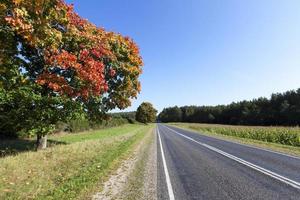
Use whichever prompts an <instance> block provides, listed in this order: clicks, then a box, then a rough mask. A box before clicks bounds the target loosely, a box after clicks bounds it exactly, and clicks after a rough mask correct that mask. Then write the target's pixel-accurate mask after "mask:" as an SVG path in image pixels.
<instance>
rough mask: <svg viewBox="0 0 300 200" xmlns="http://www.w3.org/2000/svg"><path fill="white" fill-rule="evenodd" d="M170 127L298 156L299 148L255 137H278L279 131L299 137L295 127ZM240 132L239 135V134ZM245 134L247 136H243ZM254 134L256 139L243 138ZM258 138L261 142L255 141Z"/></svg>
mask: <svg viewBox="0 0 300 200" xmlns="http://www.w3.org/2000/svg"><path fill="white" fill-rule="evenodd" d="M170 125H173V126H176V127H179V128H183V129H187V130H191V131H194V132H198V133H201V134H205V135H208V136H212V137H216V138H220V139H225V140H229V141H235V142H239V143H243V144H249V145H253V146H257V147H261V148H266V149H270V150H274V151H279V152H282V153H287V154H291V155H296V156H300V147H299V146H292V145H286V144H281V143H275V142H269V141H267V140H263V139H262V138H261V137H256V136H257V135H258V134H259V133H261V132H263V133H264V132H267V133H268V134H272V133H275V134H277V135H280V133H278V132H281V131H284V133H285V134H287V133H289V131H293V133H296V134H298V135H299V133H300V129H299V128H297V127H294V128H292V127H291V128H288V127H262V126H231V125H219V124H197V123H170ZM239 132H240V133H239ZM245 132H246V133H247V134H245ZM251 134H254V136H255V137H253V138H256V139H253V138H252V137H245V136H249V135H251ZM257 138H260V139H261V140H259V139H257Z"/></svg>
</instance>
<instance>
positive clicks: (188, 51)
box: [67, 0, 300, 112]
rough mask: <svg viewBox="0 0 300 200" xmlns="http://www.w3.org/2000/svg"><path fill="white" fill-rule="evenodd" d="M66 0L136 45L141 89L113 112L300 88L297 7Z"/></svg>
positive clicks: (291, 4) (299, 15)
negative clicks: (127, 104)
mask: <svg viewBox="0 0 300 200" xmlns="http://www.w3.org/2000/svg"><path fill="white" fill-rule="evenodd" d="M67 2H68V3H73V4H74V8H75V10H76V12H78V13H79V15H80V16H82V17H84V18H87V19H88V20H89V21H91V22H92V23H94V24H96V25H97V26H99V27H104V28H105V29H106V30H108V31H115V32H120V33H121V34H122V35H126V36H129V37H131V38H133V40H134V41H135V42H136V43H137V44H138V46H139V47H140V51H141V54H142V57H143V60H144V63H145V65H144V68H143V74H142V76H141V78H140V81H141V85H142V91H141V93H140V94H139V95H138V98H137V99H136V100H133V102H132V106H131V107H129V108H127V109H125V110H118V109H115V110H112V112H119V111H120V112H122V111H124V112H126V111H133V110H136V108H137V107H138V106H139V105H140V104H141V103H142V102H144V101H147V102H151V103H153V105H154V107H155V108H156V109H157V110H159V111H161V110H162V109H163V108H165V107H169V106H174V105H178V106H181V105H220V104H230V103H232V102H238V101H243V100H252V99H254V98H259V97H266V98H269V97H270V95H271V94H273V93H282V92H286V91H288V90H295V89H297V88H298V87H299V85H300V79H299V78H298V74H299V73H300V68H299V66H300V57H299V52H300V37H299V35H300V27H299V26H297V25H298V22H299V20H300V13H299V12H298V10H297V8H298V7H299V6H300V2H298V1H294V0H291V1H288V2H279V1H276V2H274V1H271V0H267V1H263V2H261V1H258V0H256V1H243V2H238V1H234V0H230V1H226V2H224V1H219V0H215V1H196V0H190V1H188V2H187V1H176V2H173V1H171V0H166V1H164V2H160V1H158V0H154V1H151V2H146V3H145V2H139V1H137V0H133V1H130V2H120V1H116V0H114V1H109V2H98V1H95V0H94V1H90V2H89V3H88V4H87V3H85V2H84V1H82V0H68V1H67ZM91 5H93V6H91ZM137 16H138V17H137ZM183 97H184V98H183Z"/></svg>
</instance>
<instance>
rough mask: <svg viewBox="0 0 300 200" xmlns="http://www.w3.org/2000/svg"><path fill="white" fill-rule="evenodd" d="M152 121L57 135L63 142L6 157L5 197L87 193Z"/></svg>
mask: <svg viewBox="0 0 300 200" xmlns="http://www.w3.org/2000/svg"><path fill="white" fill-rule="evenodd" d="M151 127H152V126H151V125H147V126H146V125H137V124H136V125H123V126H120V127H115V128H109V129H104V130H100V131H92V132H86V133H79V134H69V135H61V136H51V137H50V140H51V141H56V142H57V143H58V144H61V145H55V146H52V147H50V148H48V149H46V150H44V151H38V152H35V151H25V152H22V153H18V154H16V155H14V156H6V157H4V158H0V177H1V179H0V199H86V198H88V197H90V195H91V194H92V193H93V192H95V190H96V189H97V190H99V188H100V189H101V183H102V182H103V181H105V179H106V178H107V176H108V175H109V173H110V172H111V171H113V170H114V169H115V168H116V167H117V166H118V163H119V162H120V160H122V158H125V157H126V155H128V154H129V153H130V151H131V149H132V148H133V147H134V146H135V145H136V144H137V143H138V142H139V141H140V140H141V139H142V138H143V137H144V136H145V133H146V132H147V131H148V130H149V129H150V128H151Z"/></svg>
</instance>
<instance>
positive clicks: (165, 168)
mask: <svg viewBox="0 0 300 200" xmlns="http://www.w3.org/2000/svg"><path fill="white" fill-rule="evenodd" d="M156 132H157V134H158V139H159V143H160V150H161V156H162V161H163V166H164V172H165V175H166V183H167V188H168V194H169V199H170V200H175V197H174V192H173V188H172V184H171V179H170V175H169V171H168V168H167V163H166V158H165V154H164V149H163V145H162V142H161V137H160V133H159V129H158V126H156Z"/></svg>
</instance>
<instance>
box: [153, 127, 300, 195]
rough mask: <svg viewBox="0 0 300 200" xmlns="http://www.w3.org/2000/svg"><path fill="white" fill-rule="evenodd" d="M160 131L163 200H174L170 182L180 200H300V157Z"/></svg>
mask: <svg viewBox="0 0 300 200" xmlns="http://www.w3.org/2000/svg"><path fill="white" fill-rule="evenodd" d="M158 131H159V136H160V138H161V144H162V146H163V149H162V148H160V147H159V146H158V148H157V151H158V188H159V189H158V199H170V198H173V197H172V196H171V197H170V196H169V193H168V192H167V191H168V190H167V188H168V184H167V182H170V185H171V186H172V188H173V191H174V198H175V199H249V200H250V199H264V200H268V199H270V200H271V199H272V200H274V199H275V200H276V199H278V200H279V199H280V200H281V199H299V196H300V173H299V172H300V158H298V157H293V156H288V155H284V154H279V153H276V152H272V151H265V150H263V149H259V148H253V147H251V146H248V145H242V144H238V143H232V142H229V141H226V140H221V139H218V138H214V137H209V136H206V135H202V134H199V133H195V132H191V131H188V130H183V129H180V128H177V127H172V126H165V125H162V124H159V125H158ZM157 133H158V132H157ZM162 151H163V152H162ZM162 154H164V157H165V159H163V158H162V156H161V155H162ZM163 160H165V162H166V165H163ZM165 167H166V168H165ZM166 170H167V171H168V174H169V177H170V180H167V179H166V175H165V171H166Z"/></svg>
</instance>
